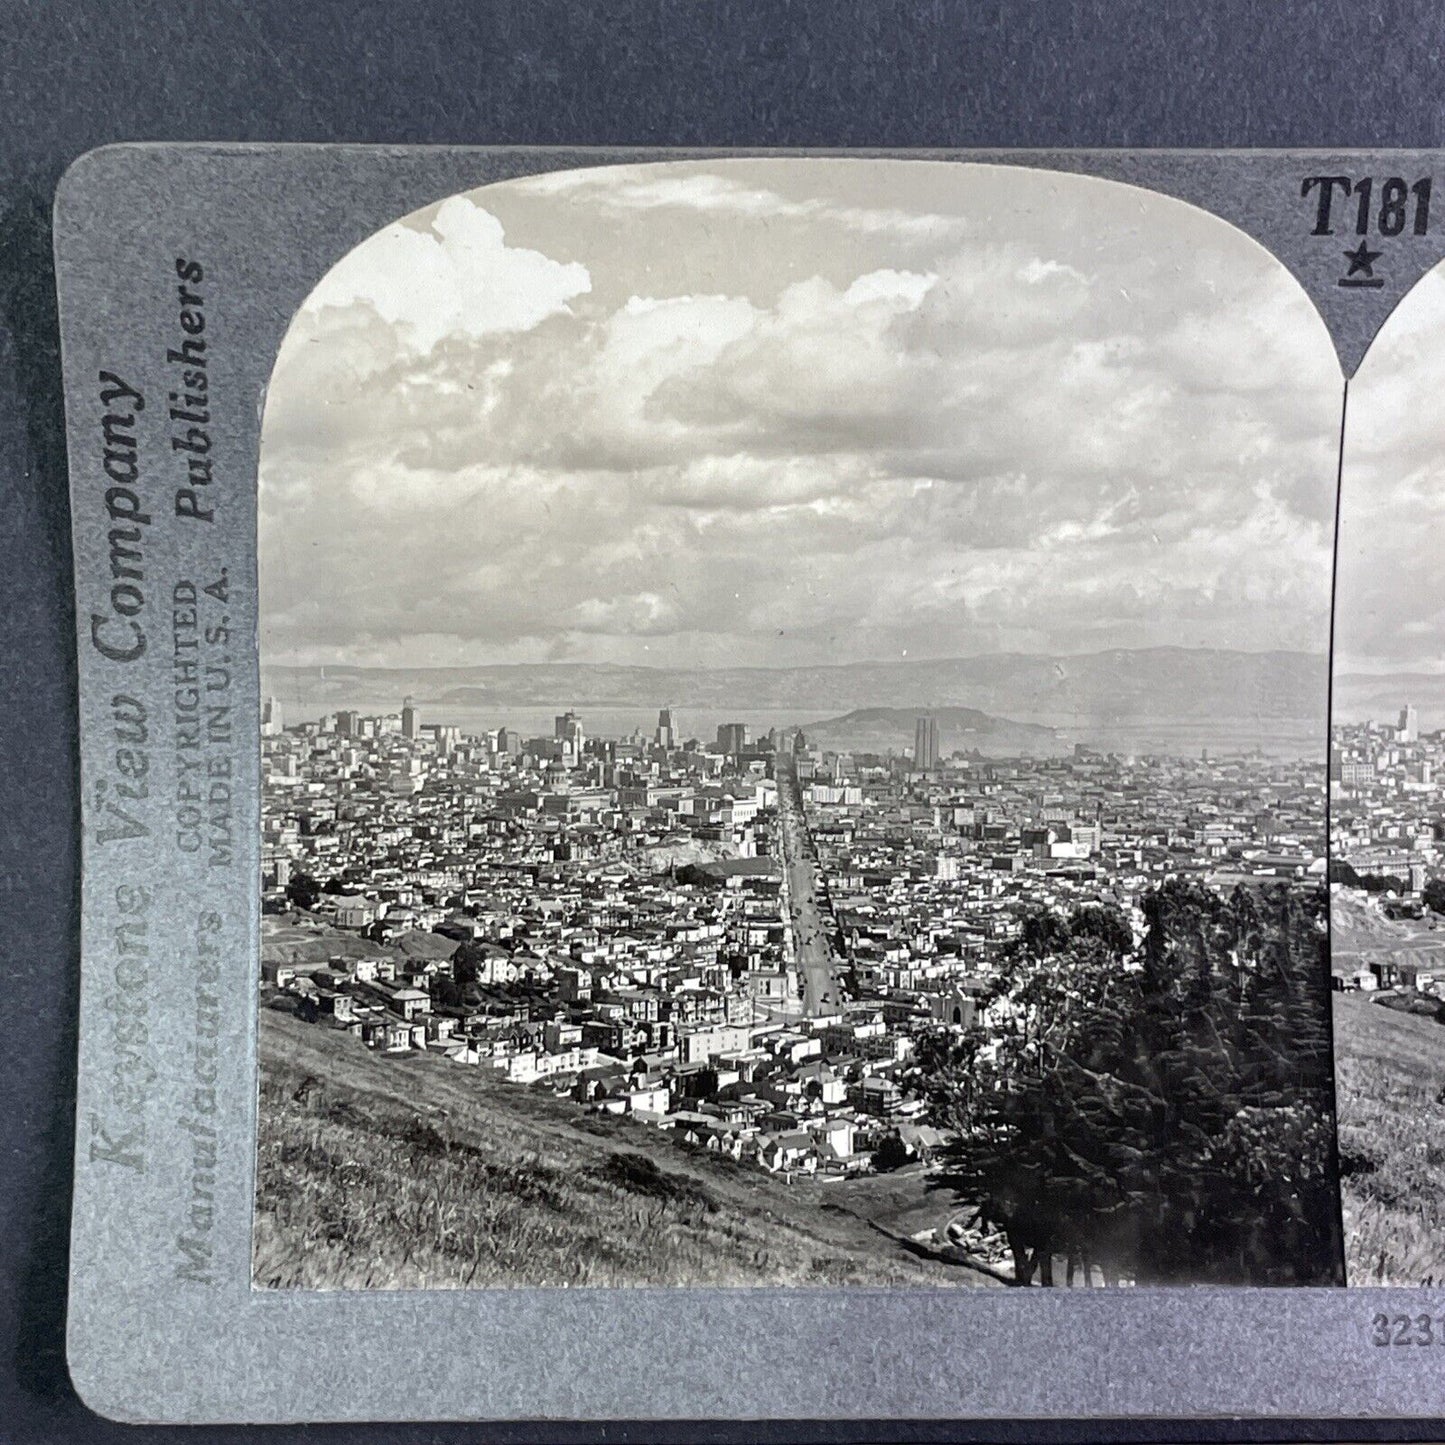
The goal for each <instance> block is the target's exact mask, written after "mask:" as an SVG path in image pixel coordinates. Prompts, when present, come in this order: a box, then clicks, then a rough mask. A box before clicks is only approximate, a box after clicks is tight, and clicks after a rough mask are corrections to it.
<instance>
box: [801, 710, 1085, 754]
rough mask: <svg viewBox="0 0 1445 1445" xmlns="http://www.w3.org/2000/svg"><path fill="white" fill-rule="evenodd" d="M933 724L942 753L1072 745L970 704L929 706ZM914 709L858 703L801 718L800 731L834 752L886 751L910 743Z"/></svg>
mask: <svg viewBox="0 0 1445 1445" xmlns="http://www.w3.org/2000/svg"><path fill="white" fill-rule="evenodd" d="M928 711H929V715H930V716H931V717H932V718H933V719H934V720H935V721H936V722H937V723H938V747H939V752H940V754H941V755H942V756H944V757H947V756H948V755H949V754H950V753H953V752H961V753H967V752H978V753H982V754H983V755H984V756H985V757H1009V758H1018V757H1034V758H1051V757H1059V756H1061V755H1062V754H1064V753H1067V752H1069V751H1070V750H1071V749H1072V747H1073V744H1072V743H1071V742H1070V741H1069V740H1068V739H1067V738H1063V737H1061V736H1060V735H1059V734H1058V733H1057V732H1056V731H1055V730H1054V729H1053V728H1049V727H1040V726H1038V724H1036V723H1018V722H1010V721H1009V720H1008V719H1007V718H999V717H993V716H991V715H990V714H989V713H986V712H979V710H978V709H977V708H972V707H936V708H931V709H929V710H928ZM919 715H920V712H919V709H918V708H903V707H867V708H858V709H855V710H854V711H853V712H850V713H847V714H845V715H844V716H843V717H834V718H825V719H824V720H823V721H821V722H814V723H804V724H803V733H804V735H805V736H806V737H807V739H808V741H809V742H815V743H818V744H820V745H821V746H822V747H824V748H827V749H829V750H830V751H833V752H855V753H887V752H895V753H896V752H901V751H902V750H903V749H904V748H911V747H912V746H913V739H914V727H915V725H916V724H917V722H918V718H919Z"/></svg>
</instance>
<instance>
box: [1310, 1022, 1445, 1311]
mask: <svg viewBox="0 0 1445 1445" xmlns="http://www.w3.org/2000/svg"><path fill="white" fill-rule="evenodd" d="M1334 1007H1335V1061H1336V1077H1337V1079H1338V1089H1339V1124H1340V1170H1341V1174H1342V1181H1341V1183H1342V1194H1343V1201H1344V1215H1345V1255H1346V1270H1347V1276H1348V1281H1349V1283H1350V1284H1352V1285H1373V1284H1397V1285H1421V1284H1427V1283H1435V1284H1439V1283H1442V1282H1445V1025H1442V1024H1439V1023H1436V1022H1435V1021H1434V1020H1433V1019H1430V1018H1422V1017H1420V1016H1418V1015H1415V1014H1408V1013H1402V1012H1398V1011H1396V1010H1393V1009H1389V1008H1385V1007H1383V1006H1382V1005H1380V1004H1377V1003H1373V1002H1371V1001H1370V1000H1369V998H1368V997H1366V996H1361V995H1349V994H1345V995H1336V996H1335V1006H1334Z"/></svg>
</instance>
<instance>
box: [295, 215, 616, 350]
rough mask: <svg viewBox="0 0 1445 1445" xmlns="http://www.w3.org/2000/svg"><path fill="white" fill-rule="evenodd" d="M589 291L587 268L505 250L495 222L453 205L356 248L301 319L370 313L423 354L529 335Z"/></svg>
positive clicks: (323, 284) (536, 253)
mask: <svg viewBox="0 0 1445 1445" xmlns="http://www.w3.org/2000/svg"><path fill="white" fill-rule="evenodd" d="M590 289H591V280H590V278H589V277H588V275H587V268H586V267H585V266H583V265H580V264H579V263H578V262H575V261H573V262H569V263H566V264H559V263H558V262H556V261H553V260H552V259H551V258H549V257H547V256H544V255H542V254H541V252H539V251H529V250H526V249H525V248H522V247H516V246H508V245H507V244H506V239H505V237H504V235H503V232H502V224H501V222H500V221H498V220H497V218H496V217H495V216H493V215H491V214H490V213H489V212H488V211H486V210H485V209H484V208H483V207H482V206H481V205H480V204H478V203H477V202H475V201H473V200H471V199H469V198H468V197H466V196H452V197H450V198H449V199H448V200H445V201H443V202H442V204H441V205H440V206H438V207H437V209H436V213H435V215H434V216H433V217H432V218H431V221H430V224H429V225H427V226H425V227H424V228H417V227H413V226H409V225H406V224H404V223H400V222H399V223H398V224H396V225H393V226H388V227H386V229H385V230H383V231H379V232H378V233H377V234H376V235H375V236H373V237H371V239H370V240H368V241H367V242H365V243H364V244H363V245H361V246H359V247H357V248H356V250H354V251H353V252H352V253H351V254H350V255H349V256H347V257H345V258H344V259H343V260H342V261H341V262H340V263H339V264H338V265H337V266H335V267H334V268H333V269H332V270H331V272H330V273H329V274H328V275H327V276H326V277H325V278H324V279H323V280H322V282H321V284H320V285H319V286H318V287H317V288H316V290H315V291H314V292H312V294H311V296H310V297H309V298H308V300H307V303H306V310H307V311H309V312H312V313H315V312H318V311H321V310H323V309H325V308H327V307H335V308H338V309H340V310H346V309H347V308H353V307H357V306H366V307H369V308H370V309H371V310H372V311H374V312H375V313H376V315H377V316H379V317H380V318H381V319H382V320H383V321H384V322H386V323H387V324H388V325H389V326H391V327H392V328H393V329H394V331H395V333H396V336H397V338H398V340H400V341H402V342H404V343H405V344H407V345H408V346H410V347H411V348H412V349H414V350H417V351H423V352H425V351H430V350H431V348H432V347H433V346H435V345H436V343H437V342H438V341H440V340H441V339H442V337H444V336H459V337H472V338H476V337H481V336H487V335H490V334H492V333H495V332H510V331H528V330H530V329H531V328H532V327H533V326H535V325H536V324H537V323H538V322H539V321H542V320H543V319H544V318H546V317H548V316H551V315H554V314H555V313H557V312H558V311H563V310H565V309H566V306H567V303H568V302H569V301H571V300H572V299H573V298H574V297H577V296H580V295H582V294H583V293H585V292H586V291H589V290H590Z"/></svg>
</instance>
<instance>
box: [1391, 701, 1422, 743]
mask: <svg viewBox="0 0 1445 1445" xmlns="http://www.w3.org/2000/svg"><path fill="white" fill-rule="evenodd" d="M1419 739H1420V715H1419V713H1417V712H1416V711H1415V706H1414V704H1413V703H1408V702H1407V703H1406V704H1405V706H1404V707H1402V708H1401V709H1400V729H1399V737H1398V739H1397V741H1399V742H1402V743H1413V742H1418V741H1419Z"/></svg>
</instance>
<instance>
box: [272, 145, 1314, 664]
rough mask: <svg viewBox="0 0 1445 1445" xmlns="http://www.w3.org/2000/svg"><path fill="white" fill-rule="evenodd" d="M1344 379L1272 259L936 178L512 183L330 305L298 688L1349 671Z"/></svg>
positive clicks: (284, 565) (810, 174)
mask: <svg viewBox="0 0 1445 1445" xmlns="http://www.w3.org/2000/svg"><path fill="white" fill-rule="evenodd" d="M1341 385H1342V383H1341V380H1340V372H1339V369H1338V365H1337V363H1336V360H1335V356H1334V352H1333V349H1332V347H1331V345H1330V342H1329V339H1328V337H1327V335H1326V332H1325V329H1324V326H1323V324H1322V322H1320V320H1319V319H1318V317H1317V315H1316V313H1315V311H1314V309H1313V307H1312V306H1311V305H1310V303H1309V302H1308V300H1307V299H1306V298H1305V296H1304V294H1303V293H1302V292H1301V291H1300V290H1299V288H1298V287H1297V286H1296V284H1295V283H1294V282H1293V281H1292V280H1291V279H1290V278H1289V276H1288V275H1287V273H1286V272H1285V271H1284V269H1283V268H1282V267H1281V266H1279V264H1278V263H1277V262H1275V261H1274V260H1273V259H1272V258H1271V257H1270V256H1269V255H1268V254H1267V253H1266V252H1265V251H1264V250H1263V249H1262V248H1261V247H1259V246H1258V245H1257V244H1256V243H1254V242H1253V241H1251V240H1249V239H1248V238H1247V237H1245V236H1244V235H1243V234H1242V233H1241V232H1239V231H1236V230H1235V229H1233V228H1232V227H1230V226H1228V225H1227V224H1226V223H1224V222H1221V221H1219V220H1217V219H1216V218H1214V217H1211V216H1208V215H1207V214H1205V213H1204V212H1202V211H1198V210H1195V209H1194V208H1192V207H1189V206H1187V205H1185V204H1183V203H1181V202H1177V201H1173V200H1170V199H1168V198H1165V197H1161V196H1157V195H1155V194H1153V193H1151V192H1147V191H1143V190H1139V189H1135V188H1132V187H1128V186H1123V185H1119V184H1116V183H1113V182H1108V181H1100V180H1096V179H1092V178H1086V177H1076V176H1068V175H1062V174H1058V173H1052V172H1040V171H1029V170H1024V169H1016V168H1010V167H1002V166H986V165H958V164H940V163H931V162H924V161H896V160H879V161H860V160H837V159H834V160H823V159H798V158H792V159H776V160H753V161H731V160H713V161H707V162H688V163H668V164H662V165H656V164H654V165H644V166H635V167H611V168H605V169H600V170H589V171H572V172H562V173H555V174H551V175H547V176H541V177H531V178H527V179H525V180H521V181H512V182H506V183H503V184H500V185H496V186H490V187H486V188H484V189H481V190H477V191H473V192H470V193H467V194H465V195H460V196H453V197H451V198H449V199H446V200H444V201H442V202H440V203H439V204H438V205H436V206H433V207H430V208H428V209H427V210H424V211H421V212H418V213H416V214H415V215H413V216H411V217H408V218H405V219H404V220H402V221H399V222H398V223H396V224H394V225H391V226H388V227H386V228H385V229H383V230H382V231H380V232H378V233H377V234H376V235H374V236H373V237H372V238H371V239H370V240H368V241H366V242H364V243H363V244H362V245H360V246H358V247H357V248H356V249H355V250H354V251H352V252H351V253H350V254H349V255H347V256H346V257H344V258H343V259H342V260H341V261H340V262H338V263H337V264H336V266H335V267H334V268H333V269H332V270H331V271H330V272H329V273H328V274H327V275H326V276H325V277H324V278H323V279H322V280H321V282H320V283H319V284H318V285H317V287H316V289H315V291H314V292H313V293H312V294H311V296H310V297H309V298H308V300H307V302H306V303H305V305H304V306H303V307H302V309H301V311H300V312H299V313H298V314H297V316H296V318H295V320H294V322H293V324H292V326H291V329H290V331H289V333H288V335H287V337H286V340H285V342H284V344H283V346H282V349H281V352H280V355H279V357H278V360H277V363H276V367H275V371H274V374H273V376H272V380H271V384H270V387H269V390H268V395H267V402H266V410H265V416H264V425H263V434H262V452H261V494H260V506H261V521H260V557H261V606H262V656H263V659H264V661H265V662H266V663H268V664H271V665H277V664H296V665H315V664H326V663H350V664H354V665H370V666H408V667H419V666H465V665H475V664H483V663H508V662H543V661H572V662H615V663H630V664H644V665H647V664H650V665H656V666H668V667H698V666H701V667H708V666H740V665H753V666H779V667H781V666H797V665H816V664H821V663H839V662H848V661H860V660H865V659H868V660H871V659H897V658H902V657H913V658H941V657H958V656H969V655H975V654H979V653H989V652H998V651H1014V652H1032V653H1078V652H1090V651H1098V650H1104V649H1111V648H1127V647H1149V646H1156V645H1164V644H1169V645H1183V646H1204V647H1227V648H1241V649H1247V650H1266V649H1272V648H1291V649H1301V650H1305V651H1310V652H1323V651H1324V649H1325V647H1326V644H1327V640H1328V622H1329V576H1330V528H1331V525H1332V516H1333V504H1334V484H1335V473H1336V464H1337V456H1336V446H1337V438H1338V432H1339V414H1340V398H1341Z"/></svg>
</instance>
